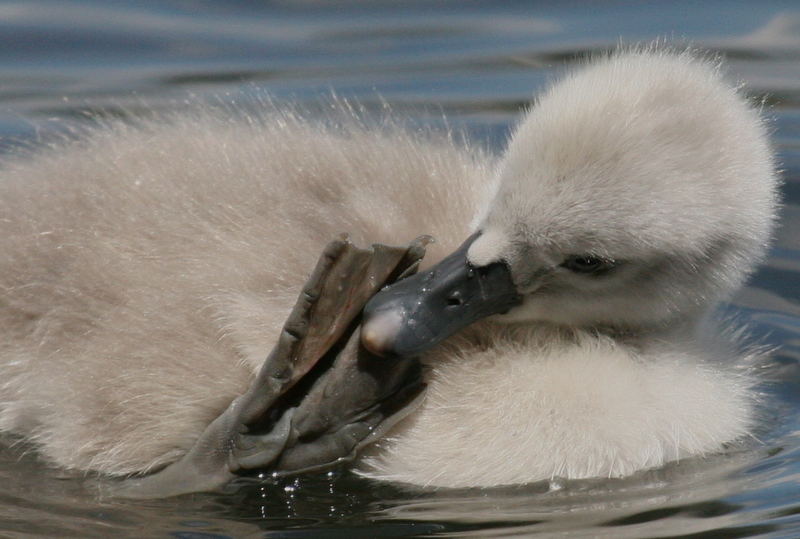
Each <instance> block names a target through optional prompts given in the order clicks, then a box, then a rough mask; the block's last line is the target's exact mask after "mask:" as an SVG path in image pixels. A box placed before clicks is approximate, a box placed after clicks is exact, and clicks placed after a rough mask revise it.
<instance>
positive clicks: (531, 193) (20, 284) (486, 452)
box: [0, 50, 777, 487]
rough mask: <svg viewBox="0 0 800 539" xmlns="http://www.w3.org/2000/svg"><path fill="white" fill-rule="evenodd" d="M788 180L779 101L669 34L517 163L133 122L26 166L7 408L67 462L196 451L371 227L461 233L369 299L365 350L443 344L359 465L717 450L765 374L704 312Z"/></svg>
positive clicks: (458, 469)
mask: <svg viewBox="0 0 800 539" xmlns="http://www.w3.org/2000/svg"><path fill="white" fill-rule="evenodd" d="M776 182H777V180H776V176H775V173H774V169H773V164H772V156H771V153H770V149H769V147H768V144H767V140H766V132H765V129H764V127H763V125H762V121H761V119H760V117H759V115H758V113H757V112H756V111H755V110H753V109H752V108H751V107H750V106H749V105H748V104H747V102H746V101H745V99H744V98H742V97H741V96H740V95H739V94H738V93H737V92H736V90H735V89H733V88H732V87H730V86H729V85H728V84H726V83H725V82H724V81H723V80H722V78H721V76H720V75H719V73H718V71H717V69H716V68H715V67H713V66H711V65H709V64H708V63H706V62H704V61H701V60H697V59H694V58H693V57H692V56H691V55H689V54H674V53H670V52H665V51H653V50H642V51H627V52H620V53H617V54H615V55H612V56H610V57H607V58H604V59H600V60H598V61H596V62H594V63H592V64H590V65H588V66H586V67H584V68H583V69H581V70H579V71H576V72H575V73H573V74H571V75H569V76H567V77H566V78H565V79H564V80H562V81H561V82H559V83H557V84H556V85H554V86H553V87H552V88H550V89H549V90H548V91H547V92H546V93H545V94H544V95H542V96H541V97H540V98H539V99H538V101H537V102H536V104H535V105H534V106H533V107H532V109H531V111H530V112H528V114H527V115H526V116H525V118H524V119H523V120H522V122H521V123H520V124H519V126H518V128H517V129H516V132H515V133H514V136H513V138H512V140H511V142H510V144H509V148H508V150H507V151H506V153H505V155H504V156H503V157H502V158H501V159H500V160H499V162H498V163H493V162H491V160H490V159H489V158H488V157H486V156H484V155H482V154H481V153H480V152H477V151H474V150H473V151H471V150H470V149H469V148H467V149H464V148H459V147H457V146H456V145H454V144H453V143H452V141H451V140H450V139H449V138H447V137H440V138H436V136H435V135H426V136H418V135H413V134H409V133H407V132H404V131H403V130H401V129H397V128H393V127H391V126H386V127H385V128H384V129H381V130H375V129H369V128H368V127H365V126H363V125H361V124H360V123H359V122H358V121H357V120H345V121H343V123H342V124H341V125H339V126H338V127H336V128H332V127H324V126H319V125H314V124H313V123H311V122H309V121H307V120H304V119H302V118H300V117H298V116H297V115H294V114H291V113H287V112H280V111H274V112H272V113H270V114H267V115H265V116H264V117H263V118H253V117H243V116H242V115H239V116H236V117H230V116H225V115H221V114H218V113H215V112H213V111H206V112H196V113H194V114H190V115H187V116H183V117H176V118H171V119H169V121H167V122H164V121H159V120H152V121H151V120H147V121H143V122H142V123H141V125H139V126H136V127H132V126H126V125H121V124H120V125H111V126H109V127H107V128H104V129H100V130H97V131H96V132H94V133H93V134H92V135H90V136H89V137H88V139H86V140H84V141H79V142H70V143H64V144H61V145H57V146H56V147H55V148H51V149H43V150H40V151H37V152H35V153H34V154H33V155H32V156H21V157H18V158H12V159H10V160H9V162H8V163H7V164H6V166H5V168H4V170H3V173H2V180H0V242H2V243H1V244H0V248H2V250H3V252H4V256H3V257H2V259H0V331H2V339H0V430H3V431H8V432H14V433H16V434H18V435H21V436H23V437H25V438H27V439H29V440H31V441H32V442H34V443H36V444H37V445H38V447H39V448H40V451H41V453H42V454H43V455H44V456H45V457H46V458H47V459H49V460H50V461H52V462H54V463H55V464H57V465H60V466H63V467H67V468H74V469H79V470H95V471H99V472H101V473H106V474H117V475H121V474H131V473H141V472H148V471H151V470H155V469H157V468H160V467H163V466H165V465H167V464H169V463H171V462H175V461H176V460H178V459H180V458H181V457H182V456H183V455H184V454H185V453H186V452H187V451H188V450H189V449H190V448H191V447H192V445H193V444H194V442H195V441H196V440H197V438H198V436H199V435H200V433H202V432H203V430H204V429H205V428H206V427H207V426H208V425H209V424H210V423H211V422H212V421H213V420H214V419H215V418H216V417H217V416H219V415H220V413H222V411H223V410H225V409H226V407H228V405H229V404H230V403H231V401H233V399H234V398H236V397H237V396H239V395H241V394H242V393H244V392H245V390H246V389H247V387H248V384H249V382H250V380H251V379H252V378H253V377H254V375H255V374H256V373H257V372H258V370H259V368H260V366H261V364H262V362H263V360H264V357H265V356H266V353H267V352H268V351H269V350H270V349H271V348H272V345H273V344H274V340H275V338H276V337H277V335H278V333H279V328H280V327H281V325H282V323H283V321H284V320H285V319H286V316H287V314H288V312H289V309H290V308H291V306H292V304H293V303H294V300H295V298H296V297H297V293H298V291H299V290H300V287H301V285H302V283H303V280H304V279H305V276H306V275H307V272H308V270H309V269H310V268H311V267H312V266H313V264H314V261H315V260H316V258H317V255H318V254H319V252H320V250H321V248H322V246H323V245H325V243H327V241H328V240H330V239H331V236H332V235H335V233H336V232H339V231H347V232H349V233H350V234H351V236H352V238H353V241H354V242H356V243H360V244H366V243H371V242H382V243H390V244H400V243H406V242H407V241H408V240H409V239H411V238H414V237H416V236H419V235H422V234H432V235H434V236H435V237H436V238H437V240H438V242H437V243H436V244H434V245H431V246H430V247H429V249H428V251H429V255H428V256H429V258H430V259H432V260H434V261H435V260H441V259H442V258H443V257H444V255H445V254H446V253H447V252H448V251H453V250H455V252H454V254H453V255H451V256H449V257H447V258H444V260H443V261H442V262H441V263H440V264H439V265H437V266H434V267H433V268H430V269H429V270H427V271H424V272H422V273H420V274H418V275H417V276H414V277H411V278H408V279H406V280H403V281H400V282H398V283H396V284H395V285H392V286H390V287H389V288H387V289H386V290H385V291H383V292H381V293H379V294H378V295H376V296H375V297H374V298H373V300H372V301H371V303H370V304H369V305H368V309H367V311H366V315H365V322H364V325H363V329H362V340H363V343H364V344H365V346H366V347H367V348H369V349H371V350H373V351H374V352H376V353H378V354H382V355H392V354H398V355H407V354H417V353H419V354H421V355H422V359H423V361H424V362H425V364H426V366H427V372H426V375H425V376H426V382H427V384H428V390H427V395H426V397H425V399H424V401H423V402H422V404H421V406H420V407H419V408H418V409H417V410H416V411H415V412H414V413H412V414H411V415H409V416H408V417H407V418H406V419H405V420H404V421H403V422H402V423H401V424H399V425H397V426H396V427H395V428H394V430H393V431H391V433H390V435H389V436H388V437H387V438H385V439H384V440H381V441H379V442H378V443H376V444H374V445H373V446H372V447H371V448H369V453H368V454H366V455H364V457H363V458H362V459H361V461H360V462H359V463H358V471H359V473H362V474H365V475H367V476H370V477H374V478H378V479H384V480H394V481H403V482H408V483H414V484H421V485H437V486H445V487H463V486H487V485H500V484H509V483H523V482H529V481H536V480H541V479H546V478H550V477H553V476H563V477H569V478H581V477H592V476H620V475H626V474H630V473H633V472H635V471H637V470H641V469H645V468H650V467H655V466H659V465H662V464H664V463H666V462H668V461H671V460H675V459H679V458H682V457H685V456H689V455H702V454H705V453H708V452H713V451H718V450H720V449H721V448H723V447H724V445H725V444H726V443H729V442H732V441H735V440H737V439H739V438H741V437H743V436H745V435H746V434H747V433H748V431H749V430H750V429H751V428H752V426H753V421H754V402H753V391H752V386H753V383H754V380H753V379H752V377H751V376H750V375H749V374H748V371H747V369H746V368H743V366H744V365H746V363H747V360H748V359H749V358H748V354H746V353H742V352H741V351H739V350H738V349H737V347H736V345H735V343H734V342H728V341H726V340H725V338H724V337H720V336H718V335H717V333H718V332H715V331H710V330H709V329H708V327H709V325H708V324H706V322H707V321H708V319H709V317H708V314H709V312H710V311H711V310H712V309H713V308H714V306H715V305H716V304H717V303H718V302H719V301H720V300H721V299H724V298H725V297H726V296H727V295H728V294H730V293H731V292H732V291H733V290H735V289H736V287H738V286H739V285H740V284H741V283H742V281H743V280H744V278H745V277H746V276H747V275H748V274H749V273H750V272H751V271H752V269H753V268H754V266H755V264H756V263H757V262H758V261H759V260H760V259H761V257H762V256H763V255H764V251H765V244H766V242H767V240H768V237H769V234H770V230H771V227H772V223H773V220H774V214H775V205H776ZM465 240H466V241H465ZM459 244H462V247H461V248H458V249H456V247H457V246H458V245H459ZM476 283H477V284H476ZM498 297H499V298H500V299H498ZM503 311H507V312H505V313H504V314H499V313H501V312H503ZM492 314H495V315H496V316H494V317H493V318H489V319H487V320H484V321H481V322H478V323H477V324H474V325H472V326H470V327H468V328H462V327H461V326H465V325H466V324H468V323H471V322H473V321H477V320H478V319H480V318H482V317H486V316H489V315H492ZM702 328H705V329H702ZM459 330H460V331H459ZM457 331H458V333H456V332H457ZM448 337H449V338H448ZM445 339H446V340H445Z"/></svg>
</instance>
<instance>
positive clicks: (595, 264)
mask: <svg viewBox="0 0 800 539" xmlns="http://www.w3.org/2000/svg"><path fill="white" fill-rule="evenodd" d="M561 265H562V266H563V267H565V268H567V269H568V270H570V271H574V272H575V273H586V274H589V273H600V272H602V271H605V270H607V269H609V268H611V266H613V265H614V263H613V262H612V261H610V260H606V259H604V258H600V257H598V256H592V255H573V256H568V257H567V259H566V260H564V262H563V263H562V264H561Z"/></svg>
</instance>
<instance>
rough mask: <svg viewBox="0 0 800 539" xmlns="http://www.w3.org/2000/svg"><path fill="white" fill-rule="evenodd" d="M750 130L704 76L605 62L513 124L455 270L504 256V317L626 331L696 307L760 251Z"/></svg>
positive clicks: (769, 219) (757, 138) (760, 144)
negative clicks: (507, 302)
mask: <svg viewBox="0 0 800 539" xmlns="http://www.w3.org/2000/svg"><path fill="white" fill-rule="evenodd" d="M777 183H778V182H777V178H776V174H775V169H774V164H773V157H772V153H771V150H770V147H769V144H768V139H767V133H766V129H765V126H764V122H763V120H762V118H761V116H760V114H759V113H758V111H757V110H755V109H754V108H753V106H751V105H750V104H749V103H748V102H747V100H746V99H745V98H744V97H742V96H741V95H740V93H739V92H738V91H737V89H736V88H734V87H732V86H731V85H729V84H728V83H726V82H725V81H724V80H723V78H722V76H721V74H720V71H719V68H718V66H716V65H714V64H712V63H710V62H708V61H705V60H700V59H697V58H695V57H693V56H692V55H691V54H690V53H681V54H676V53H671V52H669V51H658V50H640V51H627V52H621V53H617V54H615V55H612V56H610V57H607V58H605V59H602V60H601V61H598V62H595V63H593V64H590V65H589V66H587V67H585V68H584V69H582V70H579V71H577V72H575V73H573V74H571V75H569V76H567V77H566V78H565V79H564V80H562V81H561V82H560V83H557V84H555V85H554V86H552V87H551V88H550V89H549V90H548V91H546V92H545V93H544V94H543V95H542V96H541V97H540V98H539V99H538V100H537V102H536V103H535V105H534V106H533V107H532V109H531V110H530V111H529V112H528V114H527V115H526V116H525V118H524V119H523V120H522V122H521V123H520V124H519V125H518V127H517V129H516V131H515V133H514V135H513V137H512V140H511V142H510V144H509V147H508V149H507V152H506V154H505V156H504V158H503V160H502V161H501V163H500V165H499V169H498V188H497V192H496V194H495V196H494V199H493V201H492V202H491V204H490V205H489V207H488V210H487V212H486V215H485V217H484V218H483V220H482V222H481V223H480V226H479V229H480V230H481V231H482V234H481V236H480V237H479V238H478V239H477V240H476V241H475V242H474V243H473V244H472V246H471V247H470V250H469V252H468V260H469V262H470V263H471V264H473V265H475V266H483V265H486V264H491V263H494V262H498V261H500V262H504V263H506V264H508V266H509V267H510V268H511V274H512V278H513V280H514V283H515V285H516V287H517V290H518V291H519V293H520V294H521V295H522V297H523V302H522V304H521V305H520V306H518V307H516V308H515V309H513V310H512V311H511V312H509V314H508V315H507V316H506V317H505V318H506V319H508V320H516V321H520V320H543V321H549V322H555V323H560V324H568V325H573V326H610V327H618V328H625V329H634V328H639V327H643V326H650V325H664V324H669V323H671V321H673V320H675V319H676V318H685V317H687V316H690V315H691V314H693V313H699V312H703V311H705V310H706V309H707V308H708V307H709V306H710V305H712V304H714V303H715V302H716V301H718V300H719V299H721V298H723V297H724V296H726V295H727V294H730V293H731V292H732V291H733V290H735V289H736V288H737V287H738V286H739V285H740V284H741V283H742V282H743V280H744V279H745V277H746V276H747V275H748V274H749V273H750V272H751V271H752V270H753V268H754V267H755V265H756V264H757V263H758V262H759V261H760V259H761V258H762V257H763V256H764V253H765V250H766V245H767V243H768V240H769V236H770V232H771V229H772V225H773V221H774V219H775V212H776V204H777V195H776V191H777Z"/></svg>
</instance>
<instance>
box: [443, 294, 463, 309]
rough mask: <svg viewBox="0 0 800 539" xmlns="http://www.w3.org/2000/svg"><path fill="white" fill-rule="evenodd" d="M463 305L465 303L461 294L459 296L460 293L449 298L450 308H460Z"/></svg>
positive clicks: (448, 304)
mask: <svg viewBox="0 0 800 539" xmlns="http://www.w3.org/2000/svg"><path fill="white" fill-rule="evenodd" d="M462 303H464V301H463V300H462V299H461V294H459V293H458V292H454V293H452V294H450V295H449V296H448V297H447V306H448V307H458V306H460V305H461V304H462Z"/></svg>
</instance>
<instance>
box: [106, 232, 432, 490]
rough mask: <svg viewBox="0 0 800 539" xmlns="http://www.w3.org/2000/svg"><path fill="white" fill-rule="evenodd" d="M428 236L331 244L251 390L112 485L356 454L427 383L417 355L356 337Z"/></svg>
mask: <svg viewBox="0 0 800 539" xmlns="http://www.w3.org/2000/svg"><path fill="white" fill-rule="evenodd" d="M428 241H429V239H428V238H419V239H417V240H415V241H414V242H413V243H412V244H411V245H410V246H409V247H404V248H399V247H387V246H384V245H374V246H373V247H372V248H371V249H359V248H357V247H355V246H354V245H353V244H351V243H349V242H348V241H346V240H338V241H334V242H331V243H330V244H328V245H327V246H326V248H325V250H324V251H323V253H322V256H321V257H320V259H319V261H318V262H317V265H316V267H315V269H314V271H313V272H312V274H311V276H310V277H309V279H308V281H307V282H306V284H305V285H304V287H303V290H302V291H301V293H300V295H299V297H298V300H297V303H296V304H295V306H294V308H293V310H292V312H291V314H290V315H289V317H288V319H287V321H286V323H285V325H284V327H283V330H282V331H281V334H280V336H279V338H278V342H277V344H276V345H275V347H274V348H273V350H272V351H271V353H270V354H269V356H268V357H267V359H266V360H265V362H264V364H263V366H262V368H261V370H260V372H259V374H258V376H257V377H256V378H255V379H254V381H253V383H252V384H251V386H250V388H249V389H248V391H247V392H246V393H245V394H244V395H242V396H240V397H239V398H237V399H235V400H234V401H233V402H232V403H231V405H230V406H229V407H228V408H227V409H226V410H225V411H224V412H223V413H222V414H221V415H220V416H219V417H217V419H215V420H214V421H213V422H212V423H211V424H210V425H209V426H208V427H207V428H206V430H205V431H204V432H203V433H202V434H201V436H200V437H199V438H198V440H197V441H196V442H195V444H194V446H193V447H192V448H191V449H190V450H189V452H188V453H186V455H184V457H183V458H181V459H180V460H178V461H177V462H175V463H173V464H171V465H169V466H167V467H166V468H164V469H163V470H161V471H160V472H157V473H155V474H153V475H150V476H146V477H142V478H133V479H129V480H127V481H125V482H123V483H122V484H121V485H120V486H119V488H118V489H117V490H116V491H115V492H114V494H116V495H118V496H124V497H136V498H150V497H164V496H174V495H178V494H183V493H188V492H197V491H204V490H213V489H215V488H219V487H221V486H222V485H224V484H225V483H227V482H228V481H230V480H231V479H233V478H234V477H236V474H237V473H241V472H244V471H248V470H267V471H270V472H273V473H278V474H285V473H296V472H299V471H306V470H312V469H319V468H324V467H327V466H331V465H334V464H336V463H338V462H341V461H343V460H347V459H350V458H352V457H353V456H354V455H355V453H356V452H357V451H358V450H359V449H360V448H361V447H363V445H365V444H367V443H369V442H370V441H373V440H374V439H376V438H377V437H379V436H380V435H381V434H382V433H383V432H385V430H386V429H388V428H389V427H390V426H391V425H393V424H394V423H396V422H397V421H398V420H399V419H401V418H402V417H404V415H405V413H407V412H408V411H410V410H411V409H413V405H414V404H415V403H416V402H417V401H418V400H419V399H418V397H419V395H420V393H421V391H422V388H423V384H422V381H421V372H420V367H419V364H418V363H417V362H416V361H415V360H409V359H382V358H378V357H377V356H372V355H371V354H369V353H368V352H367V351H366V350H364V349H363V348H361V347H360V346H359V339H358V330H357V327H356V326H357V323H358V320H357V319H358V318H359V315H360V313H361V310H362V309H363V307H364V304H365V303H366V302H367V300H369V298H370V297H372V295H374V294H375V293H376V292H377V291H378V290H379V289H380V288H381V287H383V286H384V285H386V284H388V283H390V282H392V281H394V280H397V279H398V278H402V277H405V276H406V275H408V274H410V273H413V272H414V271H415V270H416V266H417V265H418V263H419V260H420V259H421V258H422V256H423V255H424V251H425V245H426V244H427V243H428Z"/></svg>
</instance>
